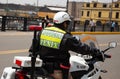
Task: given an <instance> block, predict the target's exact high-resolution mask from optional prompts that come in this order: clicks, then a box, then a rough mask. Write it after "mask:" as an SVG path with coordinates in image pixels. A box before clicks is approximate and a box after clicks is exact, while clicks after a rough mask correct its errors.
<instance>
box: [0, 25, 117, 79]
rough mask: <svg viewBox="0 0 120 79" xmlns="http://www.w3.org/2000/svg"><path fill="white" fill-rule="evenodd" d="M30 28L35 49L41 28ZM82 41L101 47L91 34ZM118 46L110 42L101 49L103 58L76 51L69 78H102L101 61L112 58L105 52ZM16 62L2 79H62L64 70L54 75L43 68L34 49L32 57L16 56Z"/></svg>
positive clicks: (4, 73)
mask: <svg viewBox="0 0 120 79" xmlns="http://www.w3.org/2000/svg"><path fill="white" fill-rule="evenodd" d="M30 29H31V30H34V36H33V49H35V47H34V46H35V43H36V34H37V31H38V30H41V28H40V27H37V26H31V27H30ZM81 41H82V42H84V43H86V44H88V45H89V46H91V47H94V48H98V47H99V46H98V43H97V40H96V38H95V37H92V36H90V35H87V36H86V35H83V36H82V37H81ZM116 46H117V43H116V42H109V44H108V48H106V49H105V50H102V51H100V52H101V55H102V56H101V58H98V57H97V56H93V55H81V54H76V53H75V54H74V55H71V57H70V64H71V67H70V70H69V72H70V73H69V74H70V75H69V79H102V77H101V72H103V73H105V72H106V70H103V69H101V67H100V64H99V62H100V61H102V62H104V61H105V59H106V58H111V56H110V55H108V54H105V52H106V51H107V50H109V49H111V48H115V47H116ZM14 64H16V65H17V67H5V68H4V70H3V73H2V76H1V79H62V77H61V76H62V72H61V71H59V70H58V71H55V72H54V74H53V75H50V74H49V73H48V72H47V71H46V69H45V68H43V66H44V65H45V63H44V62H43V61H42V59H40V58H38V57H37V56H36V54H35V52H34V51H33V53H32V55H31V57H30V56H15V57H14ZM63 75H64V74H63Z"/></svg>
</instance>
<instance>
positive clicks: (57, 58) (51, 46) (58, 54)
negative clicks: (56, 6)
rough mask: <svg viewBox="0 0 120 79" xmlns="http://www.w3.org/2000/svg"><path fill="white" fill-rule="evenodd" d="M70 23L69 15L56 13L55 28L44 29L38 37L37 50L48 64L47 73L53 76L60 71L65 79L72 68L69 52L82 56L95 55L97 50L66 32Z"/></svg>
mask: <svg viewBox="0 0 120 79" xmlns="http://www.w3.org/2000/svg"><path fill="white" fill-rule="evenodd" d="M70 21H71V19H70V16H69V14H68V13H66V12H58V13H56V14H55V16H54V18H53V22H54V26H52V27H46V28H44V29H43V30H42V31H41V32H40V34H39V35H38V37H39V38H38V40H39V41H38V45H37V50H36V52H38V53H39V55H40V58H41V59H42V60H43V62H45V63H46V66H45V68H46V69H47V71H48V72H49V73H51V74H52V73H53V70H55V69H56V70H57V69H58V70H59V69H60V70H62V73H63V74H64V75H63V79H68V72H69V68H70V64H69V58H70V54H69V52H68V51H69V50H71V51H75V52H80V53H81V54H90V53H91V54H94V52H93V51H96V50H97V49H91V48H90V47H89V46H88V45H86V44H84V43H82V42H80V40H77V39H76V38H75V37H73V36H72V34H71V33H69V32H67V31H66V30H67V28H68V25H69V24H70ZM30 52H32V47H31V49H30ZM49 67H50V68H49Z"/></svg>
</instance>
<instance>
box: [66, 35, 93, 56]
mask: <svg viewBox="0 0 120 79" xmlns="http://www.w3.org/2000/svg"><path fill="white" fill-rule="evenodd" d="M65 41H66V42H65V47H66V48H67V50H71V51H74V52H76V53H81V54H90V51H91V48H90V47H89V46H88V45H86V44H85V43H82V42H81V41H80V40H78V39H76V37H73V36H72V35H70V34H66V36H65Z"/></svg>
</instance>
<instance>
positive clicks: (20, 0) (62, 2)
mask: <svg viewBox="0 0 120 79" xmlns="http://www.w3.org/2000/svg"><path fill="white" fill-rule="evenodd" d="M69 1H78V2H90V1H99V2H104V3H107V2H111V1H112V0H69ZM113 1H116V0H113ZM7 2H8V3H14V4H22V5H25V4H31V5H34V6H37V3H38V6H44V5H53V6H56V5H57V6H66V3H67V0H0V3H7Z"/></svg>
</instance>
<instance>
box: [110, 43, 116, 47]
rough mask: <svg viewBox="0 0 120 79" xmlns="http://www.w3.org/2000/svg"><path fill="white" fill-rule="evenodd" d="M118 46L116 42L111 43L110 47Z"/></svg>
mask: <svg viewBox="0 0 120 79" xmlns="http://www.w3.org/2000/svg"><path fill="white" fill-rule="evenodd" d="M116 46H117V43H116V42H109V47H110V48H115V47H116Z"/></svg>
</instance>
